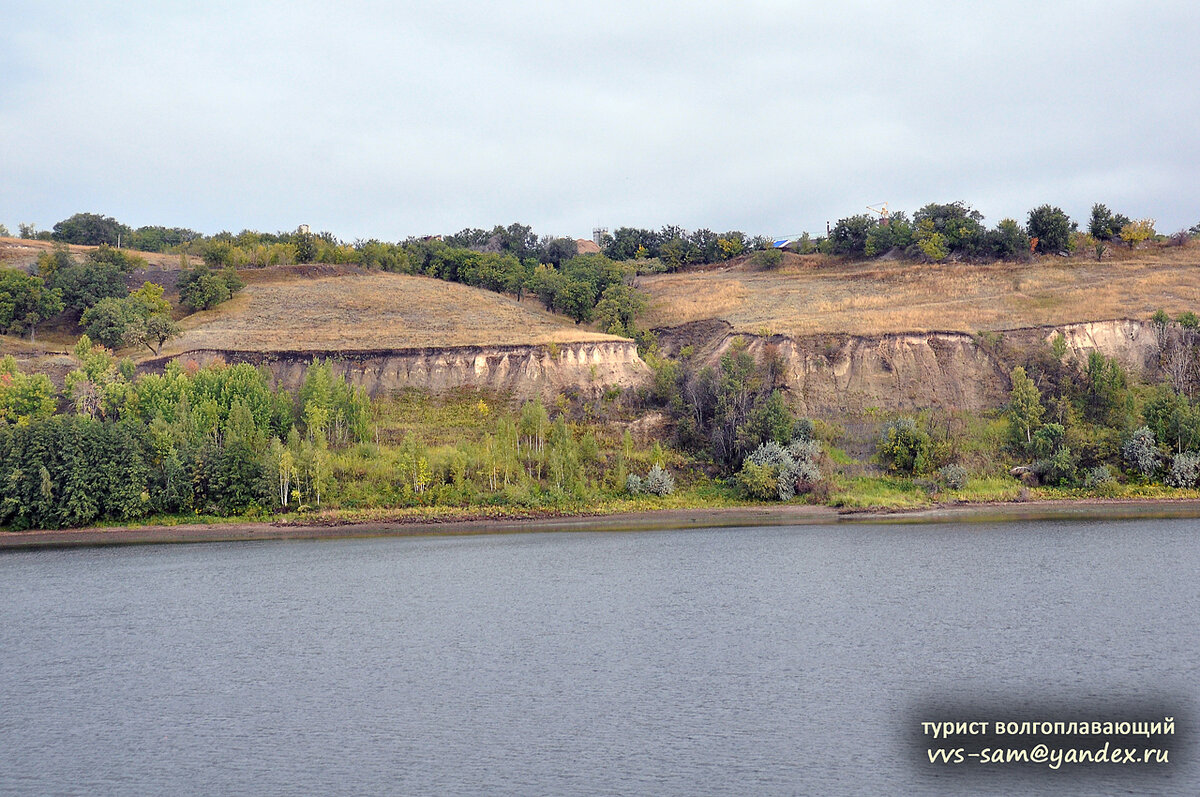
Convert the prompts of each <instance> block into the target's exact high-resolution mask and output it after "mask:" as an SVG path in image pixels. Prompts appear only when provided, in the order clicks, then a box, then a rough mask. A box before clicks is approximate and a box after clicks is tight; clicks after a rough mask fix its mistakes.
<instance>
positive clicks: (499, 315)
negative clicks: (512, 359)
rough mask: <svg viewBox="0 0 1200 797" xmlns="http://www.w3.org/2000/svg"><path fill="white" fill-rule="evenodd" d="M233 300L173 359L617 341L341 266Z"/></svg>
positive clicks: (459, 290)
mask: <svg viewBox="0 0 1200 797" xmlns="http://www.w3.org/2000/svg"><path fill="white" fill-rule="evenodd" d="M243 275H244V277H245V279H246V282H247V283H248V284H247V286H246V288H245V289H244V290H243V291H242V292H241V293H240V294H238V295H237V296H236V297H234V299H233V300H232V301H229V302H226V303H225V304H222V305H220V306H218V307H216V308H215V309H213V310H210V311H207V312H202V313H196V314H194V315H190V316H188V317H187V318H185V319H184V320H183V322H182V326H183V328H184V334H183V335H181V336H180V337H179V338H176V339H175V340H172V341H170V342H169V343H168V344H167V346H166V348H164V350H163V353H164V354H172V353H179V352H184V351H192V350H198V349H209V350H234V351H237V350H241V351H284V350H287V351H337V350H342V349H346V350H360V351H361V350H386V349H411V348H428V347H453V346H497V345H537V344H548V343H569V342H584V341H609V340H611V341H616V340H620V338H616V337H614V336H612V335H603V334H600V333H597V332H592V331H590V330H588V329H587V328H586V327H581V326H578V325H576V324H574V323H573V322H571V321H570V320H568V319H565V318H563V317H562V316H556V315H554V314H552V313H547V312H546V311H545V310H543V309H542V308H541V305H540V304H538V302H537V300H536V299H529V298H527V299H525V300H524V301H522V302H518V301H516V300H515V299H513V298H511V297H508V296H503V295H501V294H498V293H492V292H491V291H485V290H481V289H478V288H471V287H468V286H466V285H460V284H458V283H453V282H443V281H441V280H437V279H432V278H430V277H417V276H409V275H405V274H390V273H384V272H363V271H361V270H359V269H348V268H345V267H341V268H338V267H332V266H324V267H323V266H287V267H275V268H268V269H260V270H246V271H244V272H243Z"/></svg>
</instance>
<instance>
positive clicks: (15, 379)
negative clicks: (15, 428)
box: [0, 354, 58, 424]
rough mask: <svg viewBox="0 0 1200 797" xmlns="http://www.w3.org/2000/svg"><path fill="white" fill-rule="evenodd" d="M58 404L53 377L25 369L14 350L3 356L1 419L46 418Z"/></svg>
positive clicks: (22, 421)
mask: <svg viewBox="0 0 1200 797" xmlns="http://www.w3.org/2000/svg"><path fill="white" fill-rule="evenodd" d="M57 404H58V402H57V400H56V391H55V389H54V384H53V383H52V382H51V381H50V377H48V376H46V375H45V374H23V373H21V371H20V370H19V369H18V368H17V361H16V359H14V358H13V356H12V355H11V354H9V355H5V356H4V357H3V358H0V419H3V420H5V421H7V422H9V423H19V424H27V423H30V422H31V421H36V420H44V419H45V418H49V417H50V416H51V415H53V414H54V410H55V408H56V407H57Z"/></svg>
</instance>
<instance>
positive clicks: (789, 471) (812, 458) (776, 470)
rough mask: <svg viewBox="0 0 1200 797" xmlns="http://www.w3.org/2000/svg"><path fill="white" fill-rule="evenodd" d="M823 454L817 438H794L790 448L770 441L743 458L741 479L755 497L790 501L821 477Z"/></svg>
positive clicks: (747, 491)
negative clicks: (820, 460)
mask: <svg viewBox="0 0 1200 797" xmlns="http://www.w3.org/2000/svg"><path fill="white" fill-rule="evenodd" d="M820 454H821V444H820V443H818V442H817V441H815V440H793V441H792V442H791V443H790V444H788V447H787V448H784V447H783V446H781V445H779V444H778V443H776V442H775V441H773V440H771V441H768V442H766V443H763V444H762V445H760V446H759V447H758V448H756V449H755V450H754V451H753V452H751V453H750V454H749V455H748V456H747V457H746V459H745V461H743V463H742V470H741V471H740V472H739V473H738V483H739V484H741V486H742V489H743V490H745V491H746V493H747V494H748V495H750V496H751V497H753V498H759V499H763V500H766V499H768V498H772V497H775V498H778V499H779V500H780V501H790V500H792V499H793V498H795V497H796V495H797V493H801V494H803V493H808V492H811V491H812V489H813V487H814V486H815V485H816V484H817V483H818V482H820V481H821V469H820V468H819V467H818V466H817V464H816V458H817V457H818V456H820Z"/></svg>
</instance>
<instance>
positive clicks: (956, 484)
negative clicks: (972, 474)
mask: <svg viewBox="0 0 1200 797" xmlns="http://www.w3.org/2000/svg"><path fill="white" fill-rule="evenodd" d="M938 476H939V477H940V478H941V480H942V483H943V484H945V485H946V487H947V488H948V489H951V490H961V489H962V488H964V487H966V486H967V469H966V468H964V467H963V466H962V465H955V464H950V465H947V466H945V467H944V468H942V469H941V470H940V471H938Z"/></svg>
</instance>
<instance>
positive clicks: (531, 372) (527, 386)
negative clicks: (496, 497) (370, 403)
mask: <svg viewBox="0 0 1200 797" xmlns="http://www.w3.org/2000/svg"><path fill="white" fill-rule="evenodd" d="M317 358H329V359H330V360H331V361H332V363H333V370H334V373H335V374H338V375H343V376H345V377H346V379H347V381H349V382H351V383H352V384H354V385H358V386H360V387H363V388H365V389H366V391H367V393H369V394H370V395H372V396H378V395H383V394H386V393H389V392H391V391H394V390H401V389H404V388H408V387H416V388H421V389H424V390H430V391H433V392H441V391H445V390H451V389H454V388H458V387H476V388H487V389H490V390H496V391H509V392H511V393H512V394H513V395H514V396H516V397H518V398H532V397H534V396H544V397H549V396H553V395H557V394H558V393H560V392H561V391H563V390H567V389H571V388H574V389H577V390H580V391H582V392H583V393H585V394H592V393H596V392H599V391H601V390H603V389H604V388H606V387H609V386H612V385H617V386H620V387H630V386H632V385H636V384H639V383H640V382H641V381H642V380H644V379H645V378H646V377H647V376H648V374H649V368H647V366H646V364H645V362H643V361H642V359H641V357H639V356H638V353H637V345H636V344H635V343H634V342H633V341H623V340H622V341H602V342H582V343H559V344H555V345H547V346H540V345H539V346H460V347H450V348H428V349H390V350H385V351H336V352H313V351H274V352H256V351H227V350H221V351H218V350H207V349H206V350H198V351H189V352H185V353H184V354H180V355H177V356H175V357H170V358H160V359H157V360H151V361H147V362H145V363H143V364H142V368H143V369H146V370H160V369H161V368H162V367H163V366H165V365H166V363H167V362H168V361H169V360H172V359H177V360H180V361H184V362H186V361H188V360H191V361H194V362H196V363H197V364H199V365H206V364H208V363H210V362H217V361H220V362H227V363H238V362H248V363H252V364H254V365H263V366H266V367H267V368H268V369H269V370H270V371H271V374H272V376H273V377H274V378H275V380H276V381H277V383H278V384H281V385H283V386H284V387H287V388H290V389H297V388H299V387H300V386H301V385H302V384H303V382H304V371H305V369H306V368H308V366H309V364H311V363H312V361H313V360H314V359H317Z"/></svg>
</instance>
